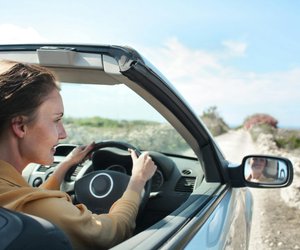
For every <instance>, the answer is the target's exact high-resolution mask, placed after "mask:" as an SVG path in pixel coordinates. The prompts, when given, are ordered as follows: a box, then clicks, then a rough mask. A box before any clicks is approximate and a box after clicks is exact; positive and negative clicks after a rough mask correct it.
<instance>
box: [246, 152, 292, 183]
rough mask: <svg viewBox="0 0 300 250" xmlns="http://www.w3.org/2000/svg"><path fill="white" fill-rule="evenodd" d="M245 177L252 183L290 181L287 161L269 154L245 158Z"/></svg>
mask: <svg viewBox="0 0 300 250" xmlns="http://www.w3.org/2000/svg"><path fill="white" fill-rule="evenodd" d="M244 164H245V165H244V177H245V180H246V181H247V182H250V183H262V184H277V185H283V184H285V183H286V182H287V181H288V179H287V178H288V177H289V168H288V164H287V163H286V161H284V160H281V159H277V158H273V157H268V156H249V157H247V158H246V159H244Z"/></svg>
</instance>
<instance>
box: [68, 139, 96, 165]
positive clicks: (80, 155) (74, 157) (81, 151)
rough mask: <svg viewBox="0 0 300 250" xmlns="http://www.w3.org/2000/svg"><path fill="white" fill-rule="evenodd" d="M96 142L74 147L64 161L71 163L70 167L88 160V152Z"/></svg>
mask: <svg viewBox="0 0 300 250" xmlns="http://www.w3.org/2000/svg"><path fill="white" fill-rule="evenodd" d="M94 145H95V143H94V142H92V143H91V144H89V145H87V146H78V147H76V148H74V149H73V150H72V151H71V152H70V153H69V154H68V155H67V157H66V158H65V159H64V161H63V162H64V163H67V164H68V165H70V166H69V167H71V166H73V165H76V164H78V163H80V162H83V161H85V160H86V157H88V153H89V152H90V151H91V150H92V149H93V148H94Z"/></svg>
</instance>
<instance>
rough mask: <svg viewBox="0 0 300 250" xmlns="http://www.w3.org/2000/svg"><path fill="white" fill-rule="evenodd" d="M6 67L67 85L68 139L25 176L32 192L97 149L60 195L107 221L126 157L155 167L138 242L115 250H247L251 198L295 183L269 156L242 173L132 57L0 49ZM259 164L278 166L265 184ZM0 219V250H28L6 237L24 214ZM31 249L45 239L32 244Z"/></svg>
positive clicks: (125, 52)
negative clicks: (43, 72)
mask: <svg viewBox="0 0 300 250" xmlns="http://www.w3.org/2000/svg"><path fill="white" fill-rule="evenodd" d="M2 59H6V60H14V61H21V62H28V63H34V64H39V65H42V66H44V67H47V68H49V69H50V70H52V71H53V72H54V73H55V74H56V76H57V78H58V79H59V81H60V82H61V94H62V96H63V100H64V106H65V118H64V123H65V128H66V131H67V134H68V137H67V139H65V140H64V141H62V142H61V144H60V145H58V146H57V148H56V153H55V161H54V163H53V164H52V165H51V166H44V165H39V164H35V163H32V164H29V165H28V166H27V167H26V168H25V169H24V171H23V176H24V178H25V179H26V180H27V181H28V183H30V184H31V185H32V186H34V187H39V185H41V184H42V183H43V182H44V181H45V180H46V179H47V178H48V177H49V176H50V175H51V174H52V172H53V171H54V169H55V168H56V165H57V164H58V163H59V162H60V161H62V160H63V159H64V157H66V155H67V154H68V153H69V152H70V151H71V150H72V149H73V148H74V147H76V146H78V145H82V144H87V143H90V142H92V141H95V142H96V147H95V148H94V150H93V152H92V154H91V155H90V157H89V158H88V159H87V160H86V161H84V162H82V163H80V164H78V165H76V166H73V167H72V168H71V169H70V171H69V172H68V173H67V174H66V176H65V179H64V181H63V183H62V185H61V190H62V191H64V192H67V193H68V194H69V195H70V196H71V197H72V199H73V202H74V203H84V204H85V205H86V206H87V207H88V208H89V209H90V210H91V211H93V212H95V213H103V212H106V211H107V210H108V208H109V207H110V206H111V204H112V203H113V202H114V201H115V200H116V199H118V198H119V197H120V195H121V194H122V192H123V191H124V189H125V187H126V185H127V183H128V179H129V176H130V174H131V166H132V162H131V158H130V155H129V153H128V150H127V149H128V148H132V149H134V150H136V152H138V153H140V152H143V151H148V152H149V153H150V155H151V157H152V159H153V160H154V162H155V163H156V165H157V171H156V173H155V175H154V176H153V178H152V179H151V180H150V181H149V182H148V183H147V184H146V187H145V190H144V195H143V201H142V204H141V207H140V210H139V215H138V218H137V227H136V230H135V232H134V235H133V236H132V237H131V238H130V239H128V240H126V241H124V242H122V243H121V244H119V245H117V246H115V247H114V249H116V250H117V249H183V248H185V249H195V248H197V249H225V248H230V249H247V248H248V244H249V233H250V228H251V217H252V196H251V193H250V192H249V188H276V187H278V188H281V187H285V186H288V185H290V184H291V182H292V179H293V167H292V164H291V162H290V161H289V160H288V159H285V158H282V157H276V156H266V155H248V156H245V157H244V159H243V161H242V162H240V163H233V162H230V159H225V158H224V156H223V154H222V152H221V150H220V149H219V148H218V146H217V144H216V143H215V141H214V138H213V136H212V135H211V134H210V132H209V131H208V129H207V128H206V127H205V125H204V124H203V122H201V120H200V118H199V116H198V115H197V114H196V113H195V112H194V111H192V109H191V108H190V107H189V105H188V104H187V102H186V101H185V100H184V98H183V97H181V95H180V94H179V93H178V92H177V91H176V90H175V89H174V87H173V86H172V85H171V83H169V82H168V80H167V79H166V78H165V77H164V76H163V75H162V74H161V73H160V72H159V71H158V70H157V69H156V68H155V67H154V66H153V65H151V64H150V63H149V62H148V61H147V60H146V59H145V58H144V57H143V56H142V55H141V54H139V53H138V52H137V51H136V50H134V49H132V48H130V47H125V46H108V45H105V46H101V45H75V44H23V45H20V44H19V45H0V60H2ZM33 147H34V145H33ZM257 159H258V160H260V161H264V162H272V167H269V169H271V168H272V169H271V170H269V171H268V172H266V173H265V174H264V175H265V176H266V175H268V174H269V176H268V178H265V179H259V178H258V177H256V178H254V179H252V178H251V176H252V177H253V175H251V171H254V170H255V169H256V170H257V169H258V168H259V167H258V166H256V165H254V163H253V162H255V161H257ZM0 211H1V213H0V239H1V243H0V248H1V249H5V248H7V249H9V247H10V246H11V245H12V244H20V245H21V246H23V249H25V245H24V243H22V242H21V240H22V237H20V235H21V236H22V234H24V233H25V232H24V231H23V230H19V231H18V230H16V228H17V226H12V227H10V228H9V227H8V226H9V225H11V223H13V221H12V220H13V218H12V217H13V216H10V215H7V214H9V213H12V215H16V214H17V213H16V214H13V212H12V211H8V210H6V209H4V208H1V209H0ZM23 215H24V214H22V216H23ZM24 216H26V215H24ZM18 218H19V220H20V218H21V217H18ZM21 219H22V218H21ZM35 219H36V218H35ZM1 221H2V222H3V221H5V223H2V224H1ZM19 222H20V221H19ZM19 224H20V223H19ZM19 224H18V225H19ZM21 224H22V221H21ZM11 228H13V229H11ZM32 230H33V229H32ZM58 230H59V229H58ZM16 231H18V233H17V232H16ZM29 231H30V228H29ZM14 235H15V236H14ZM23 238H24V237H23ZM27 238H28V237H27ZM2 239H5V241H2ZM51 239H52V238H49V239H48V240H49V241H53V240H51ZM18 241H19V243H18ZM30 241H31V242H38V241H39V239H38V237H35V235H34V234H32V235H31V238H30ZM45 241H47V238H46V239H43V242H45ZM1 244H2V245H1ZM44 247H45V246H43V247H42V249H46V248H44Z"/></svg>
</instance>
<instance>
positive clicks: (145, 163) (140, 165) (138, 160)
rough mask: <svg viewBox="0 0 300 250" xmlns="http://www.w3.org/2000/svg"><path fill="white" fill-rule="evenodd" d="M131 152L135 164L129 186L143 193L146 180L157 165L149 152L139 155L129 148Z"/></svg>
mask: <svg viewBox="0 0 300 250" xmlns="http://www.w3.org/2000/svg"><path fill="white" fill-rule="evenodd" d="M129 152H130V154H131V158H132V162H133V166H132V174H131V178H130V181H129V183H128V188H129V189H131V190H134V191H136V192H138V193H141V192H142V190H143V188H144V186H145V184H146V182H147V181H148V180H149V179H150V178H151V177H152V176H153V174H154V173H155V171H156V169H157V167H156V165H155V164H154V162H153V161H152V158H151V157H150V156H149V153H148V152H144V153H142V154H141V155H140V156H139V157H138V156H137V155H136V153H135V151H134V150H132V149H129Z"/></svg>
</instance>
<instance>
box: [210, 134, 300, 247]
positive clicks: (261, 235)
mask: <svg viewBox="0 0 300 250" xmlns="http://www.w3.org/2000/svg"><path fill="white" fill-rule="evenodd" d="M216 140H217V142H218V144H219V146H220V148H221V149H222V151H223V153H224V155H225V156H226V158H227V159H228V160H230V161H232V162H235V163H240V162H241V161H242V158H243V156H245V155H247V154H253V153H259V150H258V147H257V146H256V145H255V143H253V141H252V139H251V137H250V135H249V134H248V133H247V132H246V131H244V130H238V131H231V132H229V133H227V134H224V135H221V136H218V137H216ZM251 192H252V194H253V198H254V207H253V220H252V230H251V239H250V246H249V250H265V249H266V250H268V249H272V250H273V249H275V250H277V249H300V210H298V209H295V208H290V207H288V206H287V205H286V204H285V203H284V201H283V200H282V199H281V197H280V190H279V189H268V190H265V189H251Z"/></svg>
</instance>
